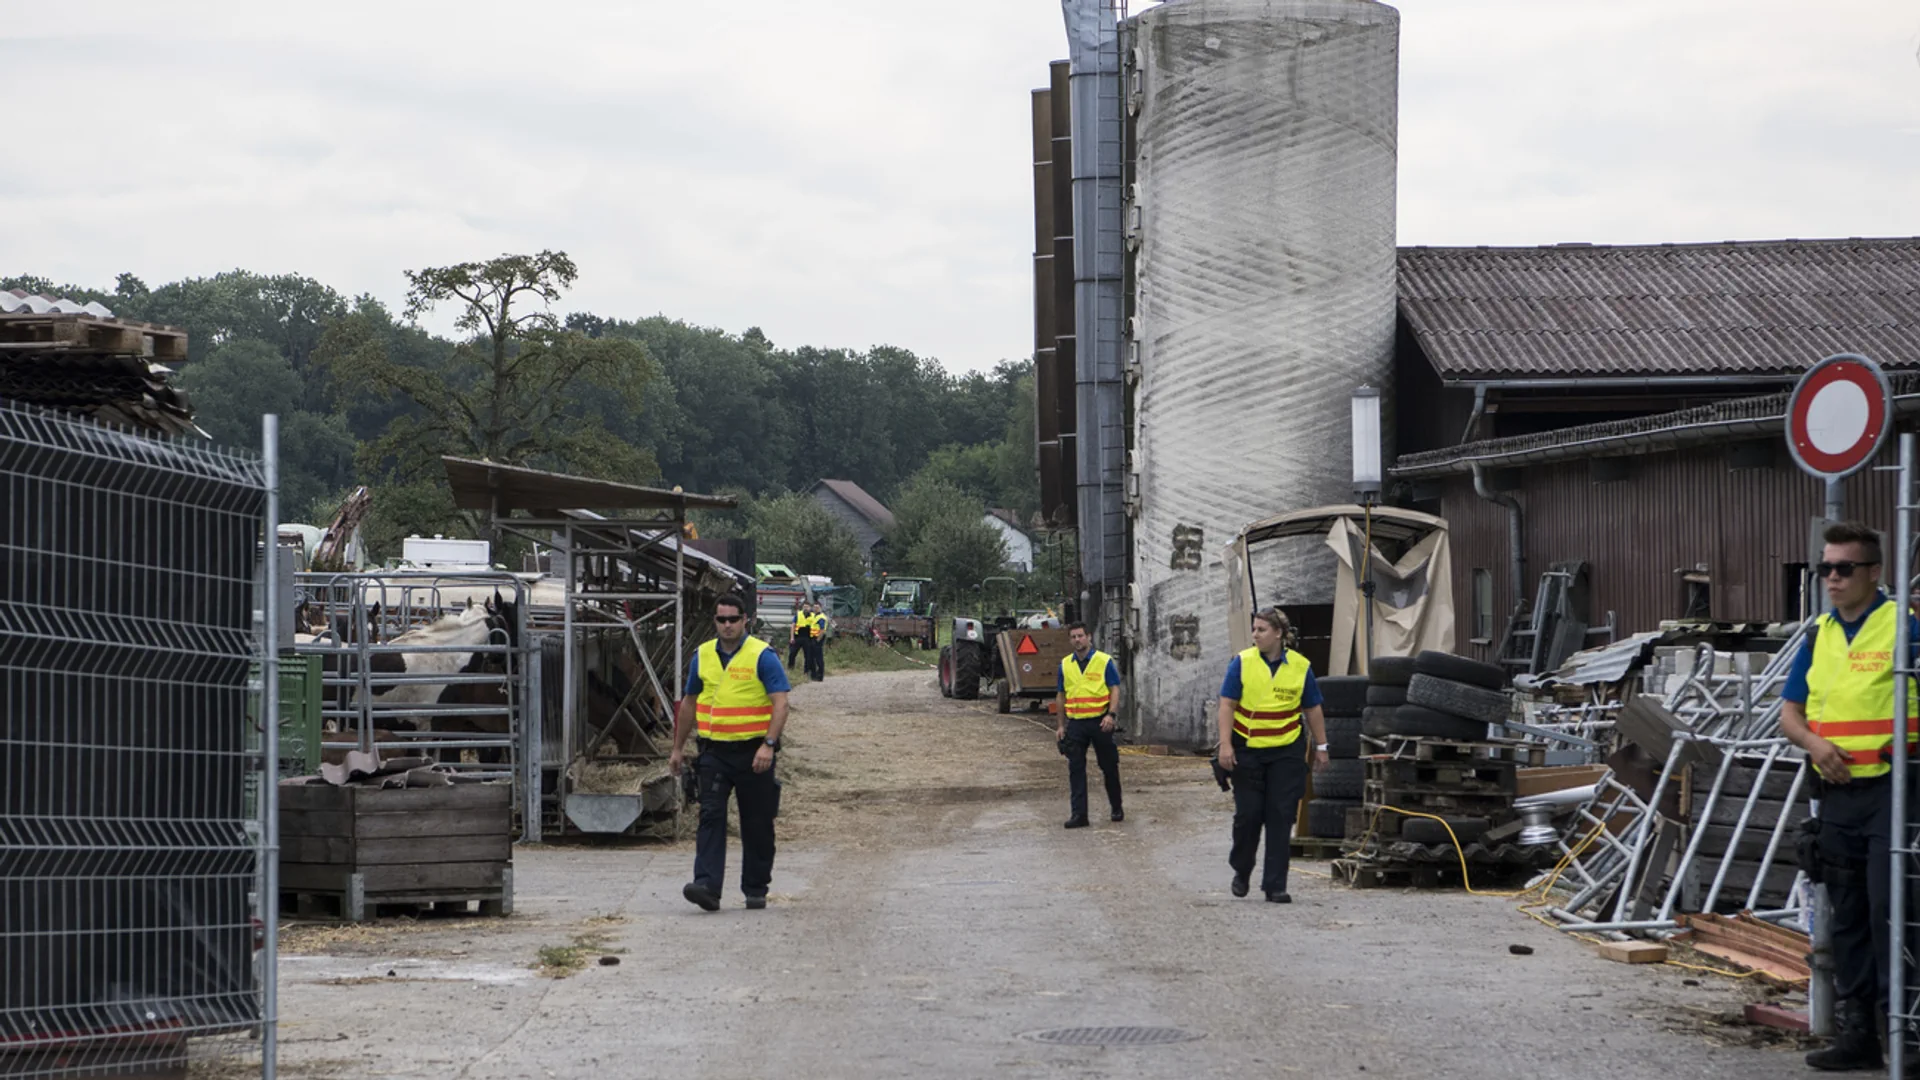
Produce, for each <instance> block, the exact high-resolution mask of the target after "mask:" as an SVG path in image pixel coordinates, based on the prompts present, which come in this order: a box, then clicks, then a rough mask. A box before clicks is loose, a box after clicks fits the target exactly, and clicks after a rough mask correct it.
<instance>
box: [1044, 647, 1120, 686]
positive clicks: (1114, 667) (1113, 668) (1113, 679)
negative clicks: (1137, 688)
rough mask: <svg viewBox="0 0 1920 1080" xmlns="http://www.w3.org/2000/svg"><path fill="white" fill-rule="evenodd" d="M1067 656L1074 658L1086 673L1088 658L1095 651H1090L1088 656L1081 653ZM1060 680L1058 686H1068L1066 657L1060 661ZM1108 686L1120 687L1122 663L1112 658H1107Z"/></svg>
mask: <svg viewBox="0 0 1920 1080" xmlns="http://www.w3.org/2000/svg"><path fill="white" fill-rule="evenodd" d="M1067 655H1068V656H1071V657H1073V659H1074V660H1075V661H1076V662H1077V663H1078V664H1079V666H1080V668H1081V670H1083V671H1084V670H1086V666H1087V658H1088V657H1091V656H1092V655H1093V650H1092V649H1088V650H1087V655H1086V656H1081V655H1080V654H1079V653H1068V654H1067ZM1059 679H1060V682H1059V684H1058V685H1060V686H1065V685H1067V661H1066V659H1065V658H1064V657H1063V658H1062V659H1061V661H1060V673H1059ZM1107 685H1108V686H1119V685H1120V662H1119V661H1118V660H1115V659H1114V658H1113V657H1111V656H1109V657H1107Z"/></svg>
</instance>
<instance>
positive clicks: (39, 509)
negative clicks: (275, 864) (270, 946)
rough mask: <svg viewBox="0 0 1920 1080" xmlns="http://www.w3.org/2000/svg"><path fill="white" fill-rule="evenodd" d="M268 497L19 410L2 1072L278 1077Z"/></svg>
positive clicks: (135, 443) (14, 441)
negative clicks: (266, 773) (266, 1064)
mask: <svg viewBox="0 0 1920 1080" xmlns="http://www.w3.org/2000/svg"><path fill="white" fill-rule="evenodd" d="M264 500H265V488H264V478H263V473H262V466H261V463H260V462H259V461H257V460H255V459H252V458H249V457H243V456H238V455H234V454H230V453H224V452H220V451H216V450H213V449H210V448H207V447H205V446H201V445H189V444H186V443H175V442H167V441H158V440H154V439H149V438H144V437H140V436H135V435H131V434H127V433H124V432H119V431H115V430H111V429H108V428H103V427H100V426H97V425H94V424H92V423H90V422H87V421H83V420H77V419H71V418H67V417H64V416H60V415H57V414H53V413H48V412H44V411H41V410H38V409H34V408H32V407H29V406H21V405H15V404H9V403H6V402H0V506H4V507H5V510H4V513H0V700H3V701H4V703H5V712H4V717H3V718H0V721H3V722H0V1076H8V1077H70V1076H95V1075H112V1074H118V1075H147V1074H164V1075H172V1074H173V1072H174V1071H179V1070H182V1069H187V1068H189V1067H193V1068H194V1070H195V1071H204V1067H205V1066H206V1065H208V1064H209V1063H215V1064H218V1065H219V1069H218V1070H217V1071H218V1072H220V1073H222V1074H234V1072H233V1071H234V1070H245V1069H247V1068H248V1066H249V1065H251V1066H252V1070H257V1069H258V1068H259V1065H260V1061H259V1058H260V1054H259V1049H258V1048H259V1043H258V1042H257V1041H256V1039H255V1036H256V1035H257V1033H258V1030H259V1025H260V1023H261V1021H262V1020H263V1009H262V993H261V989H262V988H261V979H260V975H261V973H260V972H259V970H257V959H256V952H255V949H256V942H257V940H258V936H257V928H258V927H259V926H260V925H261V924H260V923H259V922H258V921H257V920H256V918H255V914H256V912H255V906H254V901H255V897H256V896H257V895H258V889H257V886H256V878H255V875H256V871H257V868H258V866H259V861H260V860H259V852H258V845H259V843H260V839H259V835H258V829H257V824H256V818H255V810H254V808H253V807H251V806H250V805H249V796H248V791H249V784H248V775H249V771H250V770H251V769H253V768H255V767H256V766H255V762H254V757H253V755H251V754H250V753H249V752H248V727H249V722H248V719H247V717H248V697H249V666H250V664H251V663H252V662H253V660H254V659H255V656H256V653H257V645H256V638H255V627H254V602H255V601H254V581H255V574H256V564H257V551H258V549H259V545H260V540H261V536H262V533H261V526H262V517H261V515H262V510H263V506H264ZM170 1070H171V1071H170Z"/></svg>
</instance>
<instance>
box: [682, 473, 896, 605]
mask: <svg viewBox="0 0 1920 1080" xmlns="http://www.w3.org/2000/svg"><path fill="white" fill-rule="evenodd" d="M747 533H748V535H749V536H752V537H753V554H754V560H755V561H756V562H777V563H785V564H787V565H788V566H790V567H792V568H793V569H794V571H795V572H796V573H801V574H824V575H826V576H828V577H831V578H832V579H833V580H834V582H835V583H836V584H842V585H849V584H853V585H857V584H859V583H860V582H862V581H863V580H864V579H865V578H866V567H865V565H864V563H863V562H862V560H861V558H860V543H859V541H858V540H856V539H855V538H854V535H853V530H851V529H849V528H847V526H846V524H845V523H844V522H842V521H841V520H840V519H839V518H836V517H834V516H833V515H832V514H830V513H828V512H827V509H826V507H824V506H822V505H820V502H819V500H817V499H814V498H813V497H811V496H808V495H802V494H799V493H797V492H789V493H787V494H784V495H779V496H776V497H774V498H771V499H761V500H758V501H756V502H755V503H753V505H752V506H751V507H750V508H748V510H747ZM702 535H705V534H702Z"/></svg>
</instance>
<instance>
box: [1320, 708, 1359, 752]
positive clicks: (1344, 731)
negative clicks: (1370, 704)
mask: <svg viewBox="0 0 1920 1080" xmlns="http://www.w3.org/2000/svg"><path fill="white" fill-rule="evenodd" d="M1327 754H1328V755H1329V756H1330V757H1333V758H1356V757H1359V756H1360V718H1359V717H1357V716H1329V717H1327Z"/></svg>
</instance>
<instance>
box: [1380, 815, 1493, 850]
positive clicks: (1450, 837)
mask: <svg viewBox="0 0 1920 1080" xmlns="http://www.w3.org/2000/svg"><path fill="white" fill-rule="evenodd" d="M1444 820H1445V821H1446V824H1445V825H1442V824H1441V823H1440V822H1438V821H1435V820H1433V819H1432V818H1408V819H1407V820H1406V821H1404V822H1402V823H1401V825H1400V839H1402V840H1405V841H1407V842H1408V843H1410V844H1446V845H1448V846H1452V845H1453V843H1454V841H1455V840H1458V841H1459V842H1460V845H1461V846H1465V845H1467V844H1471V843H1473V842H1474V841H1475V840H1478V839H1480V838H1481V837H1482V836H1485V835H1487V830H1488V829H1490V828H1492V827H1493V826H1492V822H1489V821H1488V820H1487V819H1486V818H1483V817H1450V818H1446V819H1444ZM1449 828H1451V829H1452V830H1453V832H1452V834H1448V832H1447V829H1449Z"/></svg>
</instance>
